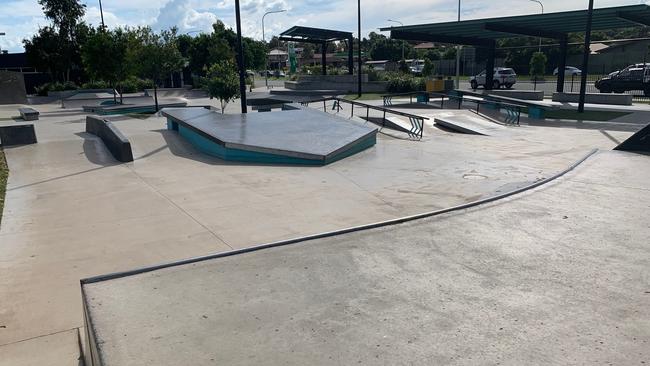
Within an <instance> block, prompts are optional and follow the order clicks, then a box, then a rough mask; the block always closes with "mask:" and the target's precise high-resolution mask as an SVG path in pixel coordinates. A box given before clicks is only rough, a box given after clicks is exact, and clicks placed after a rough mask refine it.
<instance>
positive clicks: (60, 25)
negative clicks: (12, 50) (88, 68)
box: [25, 0, 87, 81]
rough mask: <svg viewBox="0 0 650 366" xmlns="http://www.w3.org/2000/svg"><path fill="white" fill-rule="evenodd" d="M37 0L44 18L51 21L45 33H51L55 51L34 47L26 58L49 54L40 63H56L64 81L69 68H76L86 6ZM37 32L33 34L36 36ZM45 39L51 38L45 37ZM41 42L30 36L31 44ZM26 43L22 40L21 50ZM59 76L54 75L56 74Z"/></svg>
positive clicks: (69, 1) (67, 0) (68, 0)
mask: <svg viewBox="0 0 650 366" xmlns="http://www.w3.org/2000/svg"><path fill="white" fill-rule="evenodd" d="M38 3H39V4H40V5H41V6H42V9H43V13H44V14H45V17H46V18H47V19H48V20H50V21H51V22H52V26H51V27H49V28H51V29H50V30H48V31H47V32H48V33H49V34H48V36H52V35H56V36H55V43H56V47H57V49H58V52H55V53H48V54H44V53H41V52H39V51H38V50H34V48H33V47H32V49H31V50H30V51H32V52H33V54H32V55H31V56H28V57H29V58H30V59H34V58H35V57H39V56H49V57H48V58H47V59H45V60H41V61H40V62H37V63H41V62H51V63H53V64H54V65H56V69H57V70H56V71H58V72H60V73H61V75H60V76H61V78H62V79H63V80H65V81H69V80H70V71H71V70H72V69H74V68H75V67H80V64H81V56H80V47H79V45H80V43H81V41H82V40H81V39H80V38H83V35H84V33H85V32H86V30H87V27H86V26H85V24H84V23H83V21H82V18H83V16H84V14H85V13H86V5H84V4H82V3H81V2H79V0H39V1H38ZM40 34H41V32H40V31H39V34H38V35H36V36H35V37H38V36H39V35H40ZM45 41H47V42H49V41H51V39H50V38H49V37H48V39H47V40H45ZM34 43H36V44H43V42H41V40H35V39H34V38H32V41H31V45H33V44H34ZM27 47H28V46H27V42H25V49H26V50H27ZM58 76H59V75H57V77H58Z"/></svg>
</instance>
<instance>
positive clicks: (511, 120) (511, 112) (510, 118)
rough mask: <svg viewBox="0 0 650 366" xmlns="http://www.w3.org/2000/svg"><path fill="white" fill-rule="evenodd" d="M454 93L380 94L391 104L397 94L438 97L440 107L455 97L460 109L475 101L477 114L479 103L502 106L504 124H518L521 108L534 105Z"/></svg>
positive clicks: (477, 94) (415, 92)
mask: <svg viewBox="0 0 650 366" xmlns="http://www.w3.org/2000/svg"><path fill="white" fill-rule="evenodd" d="M454 92H455V93H457V94H458V95H454V94H445V93H437V92H426V91H413V92H407V93H395V94H386V95H382V98H383V100H384V105H392V101H391V99H392V98H393V97H399V96H409V97H411V102H412V98H413V96H414V95H422V94H424V95H426V96H427V97H428V98H431V97H435V98H440V108H444V106H445V99H449V100H450V101H451V100H453V99H455V100H457V101H458V103H457V108H458V109H461V107H462V105H463V103H464V102H469V103H476V113H477V114H478V113H479V111H480V106H481V104H484V105H495V106H497V107H498V108H503V109H504V110H505V111H506V121H505V122H506V124H516V125H519V122H520V119H521V110H522V108H525V107H526V106H528V105H534V103H530V104H527V103H525V102H522V103H521V104H515V103H509V101H508V102H505V101H503V99H501V98H499V97H496V98H494V97H492V96H487V95H484V94H479V93H472V92H465V91H460V90H455V91H454ZM465 94H467V95H469V96H473V97H483V98H485V99H490V100H478V99H469V98H465Z"/></svg>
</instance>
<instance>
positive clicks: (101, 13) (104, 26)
mask: <svg viewBox="0 0 650 366" xmlns="http://www.w3.org/2000/svg"><path fill="white" fill-rule="evenodd" d="M99 15H100V16H101V17H102V29H106V25H105V24H104V9H102V0H99Z"/></svg>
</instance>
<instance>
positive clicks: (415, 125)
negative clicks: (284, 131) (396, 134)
mask: <svg viewBox="0 0 650 366" xmlns="http://www.w3.org/2000/svg"><path fill="white" fill-rule="evenodd" d="M329 101H333V102H334V104H333V105H332V110H336V111H337V112H339V111H341V109H343V107H341V103H348V104H350V118H351V117H353V116H354V107H355V106H356V107H357V108H362V109H363V108H365V109H366V120H367V121H370V110H375V111H379V112H381V113H382V122H381V125H382V127H387V123H386V122H387V121H388V120H387V119H386V114H393V115H396V116H400V117H406V118H408V119H409V122H410V124H411V127H410V129H408V130H406V133H407V134H408V135H409V137H411V138H417V139H420V140H421V139H422V137H423V136H424V120H425V119H426V120H428V119H429V118H428V117H422V116H418V115H415V114H411V113H405V112H400V111H395V110H392V109H388V108H384V107H381V106H376V105H370V104H366V103H361V102H356V101H353V100H348V99H342V98H337V97H327V98H321V99H315V100H308V101H304V102H301V103H300V104H301V105H303V106H309V104H312V103H323V112H326V113H327V102H329ZM388 122H390V121H388Z"/></svg>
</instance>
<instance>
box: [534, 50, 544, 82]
mask: <svg viewBox="0 0 650 366" xmlns="http://www.w3.org/2000/svg"><path fill="white" fill-rule="evenodd" d="M546 61H547V59H546V55H545V54H544V53H543V52H535V53H533V56H532V57H531V58H530V76H534V77H539V76H544V73H545V71H546Z"/></svg>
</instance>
